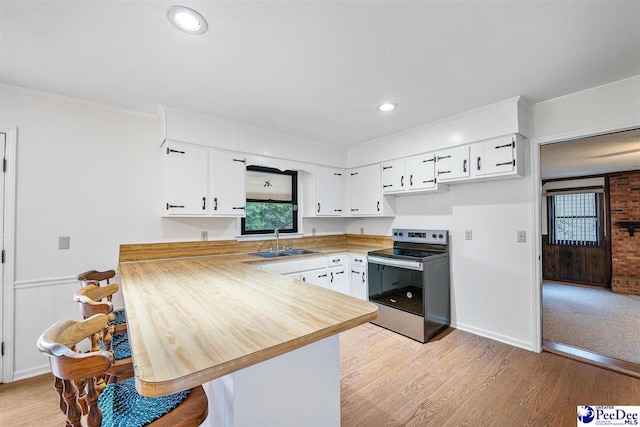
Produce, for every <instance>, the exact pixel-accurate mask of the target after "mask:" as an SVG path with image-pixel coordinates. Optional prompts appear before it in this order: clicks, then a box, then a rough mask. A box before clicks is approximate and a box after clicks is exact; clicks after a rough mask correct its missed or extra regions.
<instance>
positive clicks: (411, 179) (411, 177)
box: [409, 175, 413, 187]
mask: <svg viewBox="0 0 640 427" xmlns="http://www.w3.org/2000/svg"><path fill="white" fill-rule="evenodd" d="M409 185H410V186H411V187H413V175H409Z"/></svg>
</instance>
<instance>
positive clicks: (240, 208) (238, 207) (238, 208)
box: [233, 206, 244, 210]
mask: <svg viewBox="0 0 640 427" xmlns="http://www.w3.org/2000/svg"><path fill="white" fill-rule="evenodd" d="M233 209H236V210H244V206H234V207H233Z"/></svg>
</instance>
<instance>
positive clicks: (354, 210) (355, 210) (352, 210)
mask: <svg viewBox="0 0 640 427" xmlns="http://www.w3.org/2000/svg"><path fill="white" fill-rule="evenodd" d="M358 211H359V209H351V212H358Z"/></svg>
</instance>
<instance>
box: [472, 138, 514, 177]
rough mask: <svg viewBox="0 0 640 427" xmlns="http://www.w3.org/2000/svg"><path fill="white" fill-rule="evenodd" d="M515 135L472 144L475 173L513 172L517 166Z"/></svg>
mask: <svg viewBox="0 0 640 427" xmlns="http://www.w3.org/2000/svg"><path fill="white" fill-rule="evenodd" d="M515 148H516V143H515V137H514V136H511V135H507V136H503V137H500V138H494V139H490V140H488V141H483V142H479V143H477V144H473V145H472V146H471V153H472V154H471V160H472V162H473V171H474V174H475V175H491V174H498V173H505V172H511V171H513V169H514V168H515V162H514V159H515Z"/></svg>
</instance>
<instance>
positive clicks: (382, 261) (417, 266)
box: [367, 255, 424, 271]
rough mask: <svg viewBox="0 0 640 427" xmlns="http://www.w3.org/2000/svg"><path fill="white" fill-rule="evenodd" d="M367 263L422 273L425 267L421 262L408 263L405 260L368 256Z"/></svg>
mask: <svg viewBox="0 0 640 427" xmlns="http://www.w3.org/2000/svg"><path fill="white" fill-rule="evenodd" d="M367 261H368V262H369V264H379V265H388V266H391V267H400V268H406V269H409V270H417V271H422V270H423V269H424V266H423V264H422V263H421V262H419V261H407V260H403V259H392V258H381V257H377V256H371V255H368V256H367Z"/></svg>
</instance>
